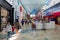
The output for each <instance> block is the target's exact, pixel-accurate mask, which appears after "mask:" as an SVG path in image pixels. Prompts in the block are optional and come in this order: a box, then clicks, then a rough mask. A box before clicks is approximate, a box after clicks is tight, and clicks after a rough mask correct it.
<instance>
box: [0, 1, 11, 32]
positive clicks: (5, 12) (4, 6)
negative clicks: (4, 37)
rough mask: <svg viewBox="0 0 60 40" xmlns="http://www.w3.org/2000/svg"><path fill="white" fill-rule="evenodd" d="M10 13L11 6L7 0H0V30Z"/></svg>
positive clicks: (4, 25)
mask: <svg viewBox="0 0 60 40" xmlns="http://www.w3.org/2000/svg"><path fill="white" fill-rule="evenodd" d="M10 14H12V6H11V5H10V4H9V3H8V2H7V1H5V0H0V19H1V20H0V31H2V29H3V28H4V27H6V24H7V22H8V20H9V19H10V18H11V17H10Z"/></svg>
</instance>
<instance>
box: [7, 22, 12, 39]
mask: <svg viewBox="0 0 60 40" xmlns="http://www.w3.org/2000/svg"><path fill="white" fill-rule="evenodd" d="M6 31H7V34H8V35H7V36H8V39H9V38H10V36H11V32H12V26H11V25H10V22H8V23H7V26H6Z"/></svg>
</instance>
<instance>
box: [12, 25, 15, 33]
mask: <svg viewBox="0 0 60 40" xmlns="http://www.w3.org/2000/svg"><path fill="white" fill-rule="evenodd" d="M12 34H15V24H13V25H12Z"/></svg>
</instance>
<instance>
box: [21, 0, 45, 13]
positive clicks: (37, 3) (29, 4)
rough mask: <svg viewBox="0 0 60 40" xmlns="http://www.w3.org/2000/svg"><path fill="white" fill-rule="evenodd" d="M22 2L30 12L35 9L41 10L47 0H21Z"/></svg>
mask: <svg viewBox="0 0 60 40" xmlns="http://www.w3.org/2000/svg"><path fill="white" fill-rule="evenodd" d="M21 2H22V4H23V5H24V7H25V9H26V10H27V11H28V12H32V10H33V9H38V10H40V9H41V8H42V7H43V6H44V4H45V0H21Z"/></svg>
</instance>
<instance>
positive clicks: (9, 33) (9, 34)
mask: <svg viewBox="0 0 60 40" xmlns="http://www.w3.org/2000/svg"><path fill="white" fill-rule="evenodd" d="M7 33H8V35H7V39H9V38H10V36H11V31H9V32H7Z"/></svg>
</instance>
